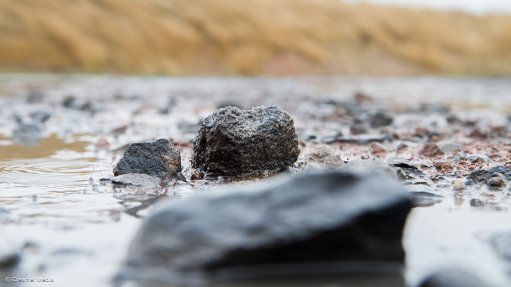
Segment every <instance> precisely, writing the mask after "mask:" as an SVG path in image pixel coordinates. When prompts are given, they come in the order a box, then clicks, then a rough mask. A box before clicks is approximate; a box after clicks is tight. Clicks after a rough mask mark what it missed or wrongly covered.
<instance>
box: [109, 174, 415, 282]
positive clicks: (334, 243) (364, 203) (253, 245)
mask: <svg viewBox="0 0 511 287" xmlns="http://www.w3.org/2000/svg"><path fill="white" fill-rule="evenodd" d="M410 209H411V199H410V195H409V193H408V192H407V191H406V190H405V189H404V188H403V187H402V186H401V185H399V184H398V183H396V182H395V181H393V180H391V179H389V178H388V177H386V176H383V175H381V174H375V173H350V172H343V171H329V172H323V173H312V174H306V175H302V176H296V177H291V178H290V179H287V180H282V179H281V180H279V181H276V182H275V181H272V182H269V183H264V184H260V183H259V184H255V185H252V186H250V187H247V186H246V185H239V186H230V187H226V189H224V190H223V191H216V192H215V191H210V192H208V193H203V194H200V195H195V196H188V197H185V198H181V199H173V200H168V201H166V202H163V203H161V204H160V205H159V206H158V207H156V208H155V209H154V210H153V211H154V212H153V213H152V214H151V215H150V216H149V217H148V218H146V220H145V221H144V222H143V224H142V226H141V228H140V230H139V231H138V233H137V234H136V236H135V238H134V239H133V241H132V243H131V246H130V248H129V250H128V255H127V258H126V260H125V264H124V267H123V268H122V270H121V272H120V273H119V276H118V279H119V280H121V281H131V280H134V281H140V280H144V279H145V280H149V281H151V282H162V283H163V284H162V285H163V286H169V285H178V284H181V283H184V284H186V283H189V284H190V283H192V284H208V283H210V282H212V281H215V280H230V279H233V280H234V279H236V278H239V277H243V278H245V279H246V278H253V277H265V276H271V275H276V276H278V275H279V274H280V271H283V270H286V272H285V273H282V274H280V275H284V276H285V275H293V274H294V275H299V274H302V273H303V272H312V270H314V269H312V268H314V267H316V268H317V266H318V265H317V264H320V266H322V267H321V270H317V269H315V270H316V271H317V272H323V273H324V272H325V271H326V270H331V272H334V273H335V272H339V269H336V268H341V269H342V266H345V267H346V266H353V265H350V264H356V265H357V266H359V267H357V268H367V269H371V270H373V271H374V270H377V269H378V268H380V267H384V268H390V269H391V270H392V271H394V272H396V274H398V273H400V271H401V269H400V268H401V267H402V263H403V259H404V250H403V247H402V244H401V240H402V235H403V226H404V223H405V220H406V217H407V214H408V212H409V211H410ZM369 262H370V263H369ZM365 263H368V264H367V265H365ZM378 263H380V264H378ZM343 264H345V265H343ZM346 264H348V265H346ZM267 266H271V268H269V269H268V268H265V267H267ZM330 268H333V269H330ZM394 268H396V269H394ZM279 270H280V271H279ZM290 272H291V274H290ZM165 284H166V285H165Z"/></svg>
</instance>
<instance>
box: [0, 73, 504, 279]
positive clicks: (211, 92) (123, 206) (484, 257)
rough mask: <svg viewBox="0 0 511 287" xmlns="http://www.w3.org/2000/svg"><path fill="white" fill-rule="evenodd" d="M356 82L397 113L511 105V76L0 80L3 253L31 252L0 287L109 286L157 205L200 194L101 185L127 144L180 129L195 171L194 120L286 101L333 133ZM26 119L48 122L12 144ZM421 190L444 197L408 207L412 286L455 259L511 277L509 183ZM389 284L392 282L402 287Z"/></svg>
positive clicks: (487, 112) (496, 114) (304, 128)
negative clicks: (41, 115) (508, 264)
mask: <svg viewBox="0 0 511 287" xmlns="http://www.w3.org/2000/svg"><path fill="white" fill-rule="evenodd" d="M356 91H363V92H365V93H367V94H369V95H371V96H373V97H374V98H375V99H377V100H378V101H379V102H380V104H381V105H382V106H386V107H390V108H392V109H406V108H407V107H412V106H416V105H417V103H418V102H436V103H444V104H446V105H448V106H450V107H452V108H453V109H454V110H460V111H462V110H467V111H466V112H464V113H465V114H467V116H468V117H471V116H472V114H475V115H477V116H479V117H482V118H484V119H486V120H488V121H495V122H499V121H500V122H502V121H503V119H505V115H506V114H508V113H509V112H511V94H510V92H509V91H511V81H509V80H505V79H446V78H387V79H373V78H342V79H338V78H300V79H293V78H290V79H278V80H277V79H216V78H201V79H168V78H152V77H151V78H149V77H117V76H67V77H63V76H54V75H2V76H0V136H1V137H0V234H1V236H0V255H1V254H2V252H3V253H4V254H5V253H6V252H8V251H17V252H19V254H21V256H22V260H21V263H20V265H19V267H18V268H17V269H15V270H13V271H11V272H10V273H9V274H0V275H2V277H0V286H4V285H5V286H27V284H25V285H23V284H18V285H16V284H13V283H9V284H7V283H6V282H4V281H3V280H4V278H3V277H5V276H10V277H29V278H32V277H42V278H45V279H49V280H52V281H53V282H52V283H41V284H39V285H37V283H32V284H34V285H32V284H31V285H30V286H52V287H53V286H84V287H85V286H87V287H88V286H108V285H109V280H110V279H111V277H112V275H113V274H114V273H115V271H116V266H117V265H118V264H119V262H120V261H121V260H122V258H123V255H124V252H126V248H127V245H128V243H129V240H130V238H131V237H132V235H133V233H134V232H135V231H136V229H137V227H138V226H139V224H140V221H141V218H142V217H143V216H144V215H145V214H146V213H147V212H148V211H149V210H150V208H151V204H152V203H154V202H155V201H157V200H158V199H159V198H162V197H180V196H187V195H189V194H191V193H193V192H194V190H195V189H194V187H191V186H189V185H180V184H177V183H176V185H174V186H171V187H170V188H167V189H165V190H163V191H161V190H140V189H129V188H118V187H114V186H112V185H111V184H110V183H108V182H105V181H102V180H101V179H102V178H108V177H109V176H111V169H112V166H113V164H114V163H115V162H116V161H117V160H118V158H119V156H120V152H121V151H122V148H123V147H124V146H125V145H126V144H128V143H130V142H133V141H137V140H147V139H155V138H159V137H171V138H173V139H174V140H175V141H176V142H177V143H178V145H179V147H180V148H181V149H182V150H183V157H184V158H183V165H184V174H185V176H186V177H187V178H189V176H190V173H191V170H190V166H189V163H188V161H189V155H190V149H191V145H190V141H191V140H192V139H193V137H194V135H195V131H196V128H197V126H196V123H197V122H198V120H199V119H200V118H201V117H204V116H205V115H207V114H209V113H211V112H212V111H214V110H215V109H216V107H217V105H218V104H237V105H240V106H243V107H249V106H254V105H269V104H277V105H279V106H281V107H282V108H284V109H286V110H288V111H289V112H290V113H291V114H292V115H293V117H294V118H295V123H296V126H297V130H298V133H299V134H300V135H302V134H305V133H306V132H308V131H310V130H313V131H314V132H315V133H316V134H318V135H322V134H325V135H328V134H331V133H332V132H336V131H337V130H336V129H338V126H339V123H341V124H342V122H336V121H335V120H334V121H332V122H324V119H328V118H329V117H331V116H332V113H333V111H331V109H332V108H331V107H330V106H327V105H324V104H323V102H322V101H323V100H331V99H335V100H344V99H351V97H352V95H353V93H354V92H356ZM38 93H39V94H43V95H44V96H42V97H41V96H38ZM70 96H72V97H75V98H76V100H75V102H74V104H68V105H67V107H66V106H64V105H63V103H64V102H65V101H66V99H69V97H70ZM312 103H314V104H312ZM468 110H469V111H468ZM37 111H45V112H48V113H49V114H50V115H51V117H50V119H49V120H48V121H47V122H45V123H41V124H40V123H37V122H35V121H34V120H33V119H32V118H31V117H30V114H31V113H33V112H37ZM16 117H18V118H21V119H22V121H23V122H25V123H28V124H36V125H38V126H39V127H40V130H41V132H40V136H39V137H38V138H37V140H36V143H35V144H32V145H31V146H25V145H21V144H20V143H19V141H17V140H16V138H15V136H14V135H15V133H14V131H15V130H16V128H17V123H16V120H15V118H16ZM396 120H399V119H396ZM421 120H423V119H421ZM434 120H435V119H432V121H434ZM407 121H408V122H412V123H413V117H406V118H403V119H402V122H407ZM412 144H413V143H412ZM343 148H344V153H345V154H343V158H344V159H345V160H349V159H350V158H351V157H352V156H351V155H348V151H349V147H343ZM363 148H364V147H363V146H362V147H356V148H354V149H355V150H356V149H363ZM413 188H414V189H417V186H414V187H413ZM419 189H420V188H419ZM424 189H425V190H427V191H433V192H435V193H437V194H439V195H441V196H443V198H442V199H441V202H440V203H438V204H434V205H432V206H429V207H420V208H415V209H414V210H413V212H412V214H411V216H410V219H409V221H408V224H407V229H406V232H405V238H404V244H405V247H406V251H407V254H408V256H407V262H406V270H405V271H404V272H405V276H406V279H407V281H408V284H409V285H413V284H415V283H416V282H417V280H419V279H420V278H421V277H422V276H424V275H425V274H427V273H428V272H430V271H432V270H434V269H436V268H439V267H440V266H449V265H451V264H455V265H458V266H459V265H461V266H465V267H467V268H471V269H473V270H474V272H476V273H477V274H479V275H480V276H482V277H484V278H486V279H487V280H489V282H492V284H493V285H494V286H509V284H510V282H511V281H510V279H509V278H508V277H506V275H505V265H504V262H502V261H501V260H500V259H499V257H498V256H497V255H496V254H495V253H494V252H493V250H492V249H491V248H490V246H489V244H487V241H488V239H489V238H490V237H491V235H492V234H494V233H495V232H497V231H509V230H511V227H509V222H510V221H511V215H510V213H509V211H508V209H509V200H508V198H507V192H508V191H507V189H506V190H504V191H501V192H500V193H498V194H495V193H492V196H491V197H485V194H486V193H488V191H487V190H485V189H484V187H482V188H477V189H473V190H472V189H469V190H466V191H464V192H462V193H456V192H454V191H453V190H452V187H451V185H450V182H449V181H448V180H444V181H440V183H438V184H431V185H428V186H425V187H424ZM475 197H477V198H482V199H483V200H485V201H486V203H487V204H486V205H485V207H484V208H481V207H478V208H474V207H472V206H470V204H469V201H470V199H471V198H475ZM393 280H394V279H390V281H389V282H390V283H389V284H388V285H389V286H396V283H395V281H393ZM327 281H328V280H327ZM332 281H333V282H339V281H338V280H336V279H332ZM376 282H377V283H379V285H378V286H382V285H381V284H383V282H385V280H381V279H380V280H375V281H371V279H369V282H368V278H367V277H362V278H358V279H357V278H355V279H353V278H350V279H349V280H348V281H347V282H345V283H346V285H347V286H354V287H356V286H371V285H372V286H374V284H377V283H376ZM326 283H328V282H324V281H321V282H320V281H317V282H314V281H312V282H310V283H309V282H308V281H307V283H304V282H301V284H302V285H298V283H297V282H291V283H290V284H291V285H290V286H324V284H326ZM6 284H7V285H6ZM266 284H267V285H268V284H269V285H268V286H271V285H272V283H266ZM243 286H245V285H243ZM329 286H330V285H329ZM333 286H336V285H333ZM343 286H344V285H343Z"/></svg>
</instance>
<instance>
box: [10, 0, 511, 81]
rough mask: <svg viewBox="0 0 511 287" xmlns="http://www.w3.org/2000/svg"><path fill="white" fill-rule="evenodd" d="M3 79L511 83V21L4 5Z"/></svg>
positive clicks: (284, 3)
mask: <svg viewBox="0 0 511 287" xmlns="http://www.w3.org/2000/svg"><path fill="white" fill-rule="evenodd" d="M0 69H1V70H3V71H58V72H92V73H96V72H121V73H151V74H178V75H190V74H286V75H293V74H370V75H392V74H400V75H402V74H423V73H439V74H455V75H456V74H472V75H474V74H476V75H505V74H507V75H509V74H511V16H505V15H486V16H475V15H468V14H463V13H460V12H439V11H430V10H418V9H408V8H396V7H383V6H375V5H368V4H345V3H342V2H341V1H339V0H44V1H43V0H0Z"/></svg>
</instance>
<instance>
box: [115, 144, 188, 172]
mask: <svg viewBox="0 0 511 287" xmlns="http://www.w3.org/2000/svg"><path fill="white" fill-rule="evenodd" d="M180 171H181V154H180V152H179V150H178V149H177V148H176V147H175V146H174V143H173V142H172V141H170V140H168V139H159V140H157V141H154V142H140V143H133V144H130V145H129V146H128V147H127V148H126V150H125V151H124V155H123V157H122V158H121V160H120V161H119V162H118V163H117V166H116V167H115V168H114V175H116V176H118V175H121V174H128V173H142V174H148V175H151V176H156V177H159V178H167V177H171V176H173V175H175V174H176V173H178V172H180Z"/></svg>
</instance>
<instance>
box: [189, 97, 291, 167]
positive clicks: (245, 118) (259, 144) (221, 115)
mask: <svg viewBox="0 0 511 287" xmlns="http://www.w3.org/2000/svg"><path fill="white" fill-rule="evenodd" d="M299 153H300V151H299V149H298V138H297V136H296V132H295V127H294V124H293V119H292V118H291V117H290V116H289V114H288V113H286V112H284V111H283V110H281V109H279V108H278V107H275V106H271V107H255V108H252V109H250V110H241V109H239V108H236V107H226V108H222V109H219V110H218V111H216V112H215V113H213V114H212V115H210V116H208V117H207V118H206V119H204V120H203V121H202V123H201V128H200V130H199V134H198V135H197V138H196V139H195V141H194V143H193V158H192V166H193V167H194V168H199V169H201V170H203V171H205V172H207V173H209V174H212V175H222V176H242V175H253V174H258V173H261V172H265V171H278V170H282V169H285V168H287V167H288V166H291V165H292V164H293V163H294V162H295V161H296V160H297V158H298V154H299Z"/></svg>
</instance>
